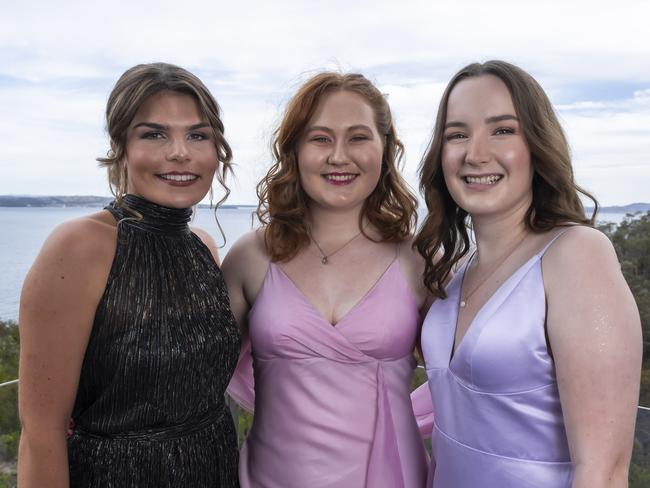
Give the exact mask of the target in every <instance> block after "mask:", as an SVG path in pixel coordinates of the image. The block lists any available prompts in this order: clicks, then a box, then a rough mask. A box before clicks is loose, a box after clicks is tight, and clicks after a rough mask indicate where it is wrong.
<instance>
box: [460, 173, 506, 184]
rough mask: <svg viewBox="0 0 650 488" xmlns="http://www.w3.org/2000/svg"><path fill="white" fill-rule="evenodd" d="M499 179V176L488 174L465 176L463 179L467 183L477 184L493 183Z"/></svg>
mask: <svg viewBox="0 0 650 488" xmlns="http://www.w3.org/2000/svg"><path fill="white" fill-rule="evenodd" d="M500 179H501V176H497V175H489V176H465V181H466V182H467V183H470V184H471V183H474V184H479V185H494V184H495V183H496V182H497V181H499V180H500Z"/></svg>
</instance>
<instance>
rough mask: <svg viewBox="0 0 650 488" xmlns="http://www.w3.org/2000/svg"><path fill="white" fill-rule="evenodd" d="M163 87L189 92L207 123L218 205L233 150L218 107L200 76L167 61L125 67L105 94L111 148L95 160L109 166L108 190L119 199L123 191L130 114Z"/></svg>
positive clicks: (131, 119)
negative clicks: (213, 154) (214, 158)
mask: <svg viewBox="0 0 650 488" xmlns="http://www.w3.org/2000/svg"><path fill="white" fill-rule="evenodd" d="M164 90H170V91H173V92H178V93H183V94H186V95H190V96H192V97H193V98H194V99H196V101H197V102H198V104H199V108H200V110H201V115H203V117H205V118H206V119H207V122H208V123H209V124H210V127H211V129H212V134H213V137H214V145H215V147H216V149H217V161H218V162H219V163H220V164H219V165H218V167H217V172H216V178H217V181H218V182H219V184H220V185H221V186H222V187H223V188H224V190H225V196H224V197H223V198H222V199H221V200H219V202H217V207H218V206H219V204H220V203H222V202H223V201H224V200H225V199H226V198H227V197H228V194H229V193H230V190H229V189H228V187H227V186H226V175H227V174H228V173H230V172H232V169H231V165H230V160H231V159H232V151H231V149H230V146H229V145H228V143H227V142H226V139H225V137H224V127H223V122H222V121H221V110H220V108H219V105H218V104H217V101H216V100H215V99H214V97H213V96H212V94H211V93H210V91H209V90H208V89H207V88H206V86H205V85H204V84H203V82H202V81H201V80H199V79H198V78H197V77H196V76H194V75H193V74H192V73H190V72H189V71H187V70H185V69H183V68H180V67H178V66H174V65H172V64H167V63H151V64H139V65H137V66H134V67H133V68H130V69H128V70H126V71H125V72H124V74H122V76H120V79H119V80H117V83H116V84H115V87H114V88H113V91H111V94H110V96H109V97H108V102H107V103H106V130H107V132H108V135H109V137H110V145H111V148H110V150H109V151H108V153H107V155H106V157H103V158H97V161H99V163H100V165H101V166H104V167H106V168H107V169H108V183H109V186H110V188H111V192H112V193H113V195H115V197H116V199H117V201H118V203H120V201H121V199H122V197H123V196H124V194H125V193H126V176H127V169H126V165H125V164H124V156H125V155H126V136H127V131H128V128H129V125H130V124H131V122H132V121H133V117H135V114H136V113H137V111H138V109H139V108H140V106H141V105H142V104H143V103H144V101H145V100H147V99H148V98H149V97H150V96H152V95H154V94H156V93H158V92H161V91H164Z"/></svg>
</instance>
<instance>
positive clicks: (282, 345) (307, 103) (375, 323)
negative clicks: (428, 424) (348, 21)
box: [223, 72, 427, 488]
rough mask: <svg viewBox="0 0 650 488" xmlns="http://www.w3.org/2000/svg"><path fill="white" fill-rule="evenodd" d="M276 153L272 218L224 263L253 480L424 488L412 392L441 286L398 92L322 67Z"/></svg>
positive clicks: (269, 188) (262, 187) (300, 96)
mask: <svg viewBox="0 0 650 488" xmlns="http://www.w3.org/2000/svg"><path fill="white" fill-rule="evenodd" d="M273 153H274V158H275V164H274V166H273V167H272V168H271V169H270V171H269V172H268V174H267V175H266V176H265V177H264V179H263V180H262V181H261V183H260V184H259V186H258V193H259V195H260V201H261V203H260V206H259V209H258V216H259V218H260V220H261V221H262V223H263V224H264V225H263V227H262V228H261V229H259V230H258V231H253V232H251V233H249V234H248V235H245V236H244V237H242V238H241V239H240V240H239V241H238V242H236V243H235V245H234V246H233V248H232V249H231V251H230V252H229V253H228V255H227V257H226V259H225V260H224V264H223V271H224V274H225V277H226V281H227V283H228V288H229V292H230V297H231V304H232V310H233V313H234V314H235V317H236V319H237V320H238V321H239V323H240V325H241V328H242V331H243V333H244V334H245V336H246V337H248V338H249V339H250V347H251V349H250V350H249V351H248V352H249V355H246V354H243V355H242V359H241V360H240V364H239V367H238V371H237V373H236V375H235V377H234V379H233V381H232V382H231V385H230V388H229V392H230V394H231V395H232V396H233V397H234V398H235V399H237V400H238V401H239V402H240V403H241V404H242V405H244V406H248V408H250V409H252V408H254V410H255V417H254V421H253V425H252V428H251V431H250V434H249V436H248V439H247V440H246V442H245V444H244V446H243V448H242V451H241V462H240V482H241V484H242V486H243V487H271V488H272V487H278V488H292V487H296V488H304V487H310V488H318V487H340V488H356V487H359V488H361V487H366V486H368V487H373V488H382V487H386V488H412V487H413V488H418V487H423V486H424V484H425V479H426V463H427V461H426V454H425V450H424V448H423V444H422V441H421V437H420V434H419V431H418V428H417V425H416V422H415V418H414V416H413V410H412V406H411V401H410V398H409V390H410V388H409V386H410V380H411V377H412V372H413V368H414V366H415V363H414V359H413V354H412V353H413V350H414V347H415V344H416V338H417V336H418V332H419V327H420V323H421V314H420V311H421V309H422V307H423V306H424V304H425V301H426V298H427V293H426V290H425V289H424V287H423V285H422V270H423V262H422V260H421V258H419V256H418V255H417V253H415V252H413V250H412V248H411V232H412V231H413V226H414V221H415V208H416V199H415V197H414V196H413V194H412V193H411V191H410V190H409V189H408V187H407V185H406V184H405V182H404V181H403V180H402V178H401V176H400V175H399V172H398V169H397V164H396V163H397V161H399V159H400V157H401V155H402V144H401V142H400V141H399V139H398V138H397V134H396V131H395V127H394V125H393V122H392V117H391V113H390V109H389V106H388V104H387V102H386V99H385V97H384V96H383V95H382V94H381V93H380V92H379V91H378V90H377V88H376V87H375V86H373V85H372V84H371V83H370V82H369V81H368V80H367V79H366V78H364V77H363V76H361V75H358V74H346V75H342V74H337V73H329V72H326V73H320V74H318V75H316V76H314V77H313V78H311V79H310V80H308V81H307V82H306V83H305V84H304V85H303V86H302V87H301V88H300V89H299V90H298V92H297V93H296V95H295V96H294V97H293V98H292V99H291V101H290V102H289V104H288V107H287V109H286V112H285V115H284V118H283V120H282V122H281V123H280V126H279V128H278V129H277V131H276V132H275V140H274V145H273ZM251 351H252V356H251V355H250V352H251ZM251 357H252V366H253V370H254V395H253V394H252V393H253V390H252V388H253V384H252V380H253V378H252V375H251V376H249V375H250V374H251V369H250V366H251V364H250V361H251Z"/></svg>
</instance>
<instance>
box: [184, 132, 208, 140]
mask: <svg viewBox="0 0 650 488" xmlns="http://www.w3.org/2000/svg"><path fill="white" fill-rule="evenodd" d="M187 138H188V139H189V140H190V141H206V140H208V139H210V136H209V135H207V134H206V133H204V132H190V134H188V136H187Z"/></svg>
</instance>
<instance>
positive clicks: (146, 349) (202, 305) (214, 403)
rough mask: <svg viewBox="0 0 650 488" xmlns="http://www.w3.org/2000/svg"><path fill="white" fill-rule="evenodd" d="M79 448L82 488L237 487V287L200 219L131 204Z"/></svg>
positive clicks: (73, 479) (71, 443)
mask: <svg viewBox="0 0 650 488" xmlns="http://www.w3.org/2000/svg"><path fill="white" fill-rule="evenodd" d="M123 201H124V203H125V204H126V205H127V206H128V208H130V209H131V210H134V211H135V212H137V213H138V214H140V215H141V216H142V218H138V217H135V216H134V214H133V213H132V212H129V211H128V210H126V209H124V208H123V207H122V206H118V205H116V204H115V202H113V203H112V204H111V205H109V206H108V207H106V209H107V210H109V211H110V212H111V213H112V214H113V216H114V217H115V219H116V220H117V221H118V234H117V248H116V252H115V258H114V260H113V264H112V267H111V270H110V274H109V277H108V281H107V283H106V289H105V290H104V294H103V296H102V298H101V300H100V302H99V305H98V307H97V311H96V314H95V320H94V323H93V328H92V332H91V336H90V340H89V343H88V347H87V350H86V355H85V358H84V361H83V366H82V369H81V375H80V379H79V388H78V392H77V398H76V401H75V405H74V410H73V421H74V424H75V427H74V430H73V433H72V436H71V437H70V438H69V440H68V456H69V462H70V486H71V487H84V488H86V487H112V488H122V487H129V488H131V487H133V488H135V487H138V488H147V487H152V488H153V487H156V488H161V487H175V488H179V487H180V488H183V487H187V488H190V487H192V488H201V487H206V488H207V487H237V486H239V484H238V481H237V461H238V455H237V439H236V434H235V430H234V425H233V421H232V418H231V416H230V412H229V410H228V408H227V407H226V405H225V401H224V392H225V389H226V386H227V385H228V381H229V380H230V377H231V375H232V372H233V370H234V368H235V365H236V363H237V357H238V354H239V342H240V339H239V332H238V329H237V326H236V324H235V320H234V318H233V316H232V313H231V311H230V304H229V300H228V294H227V290H226V285H225V282H224V280H223V277H222V275H221V271H220V269H219V268H218V266H217V265H216V263H215V262H214V259H213V257H212V255H211V254H210V251H209V250H208V248H207V247H206V246H205V245H204V244H203V243H202V242H201V240H200V239H199V238H198V237H197V236H196V235H195V234H193V233H192V232H191V231H190V229H189V227H188V222H189V220H190V216H191V213H192V212H191V209H172V208H166V207H161V206H159V205H156V204H153V203H151V202H149V201H147V200H144V199H143V198H140V197H136V196H133V195H127V196H126V197H125V198H124V200H123Z"/></svg>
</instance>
